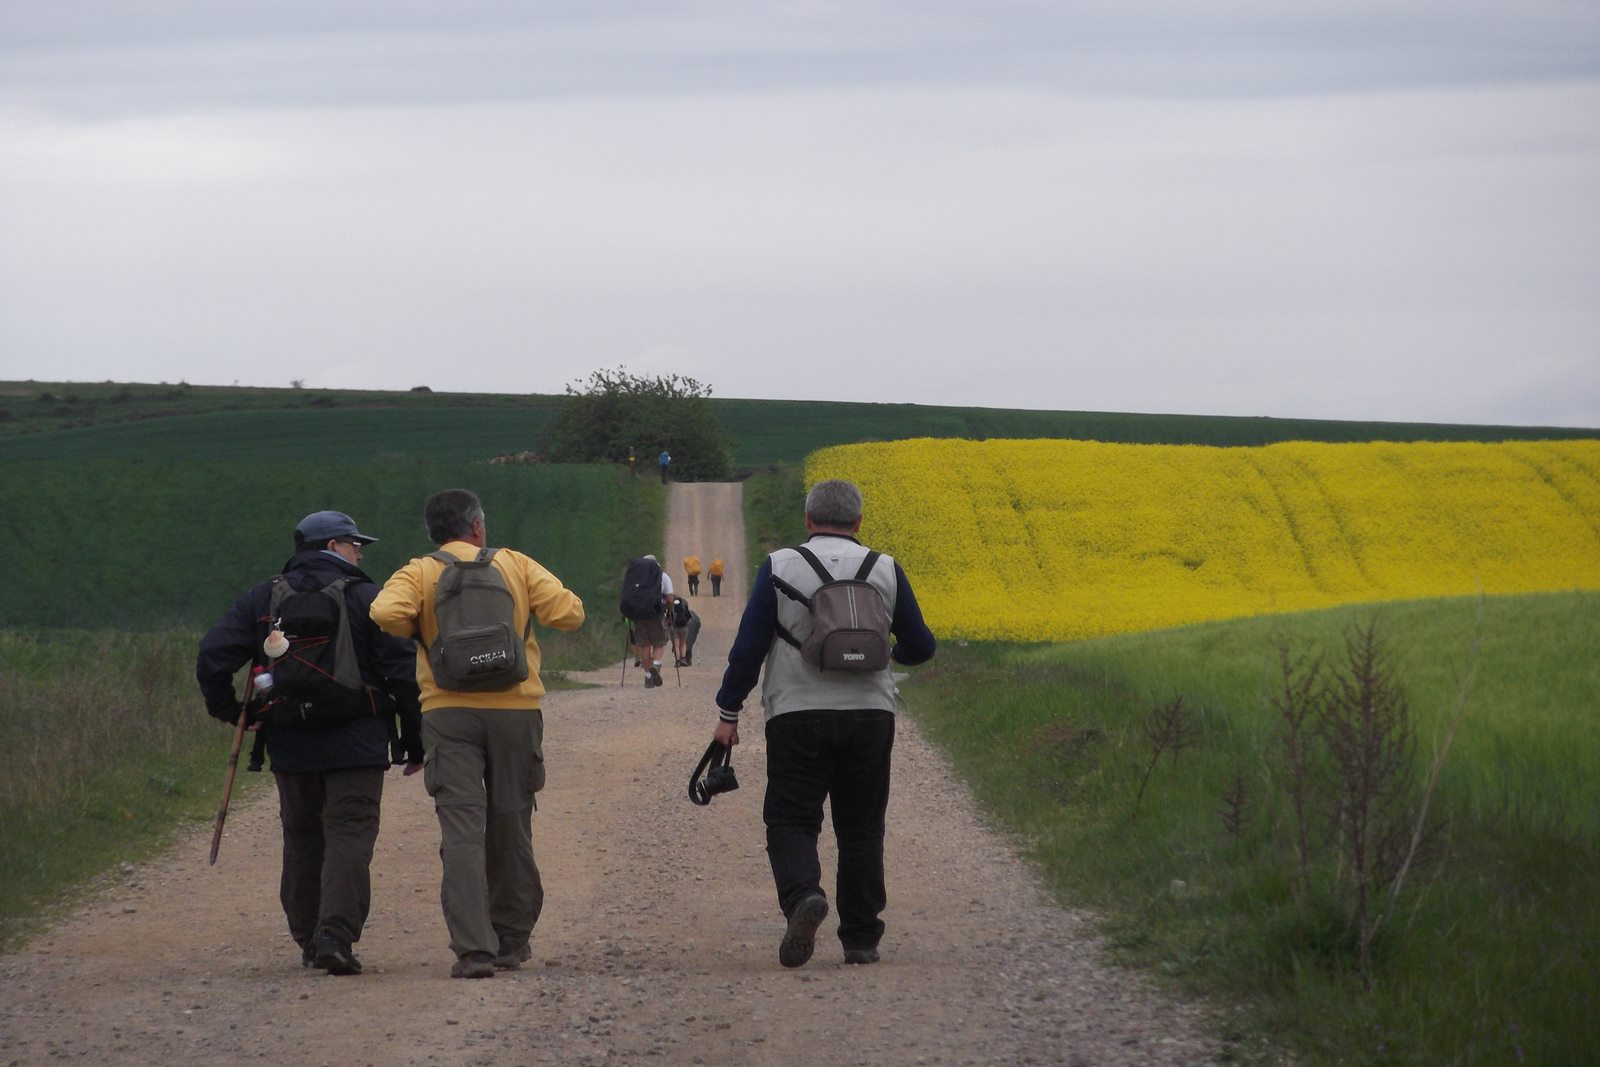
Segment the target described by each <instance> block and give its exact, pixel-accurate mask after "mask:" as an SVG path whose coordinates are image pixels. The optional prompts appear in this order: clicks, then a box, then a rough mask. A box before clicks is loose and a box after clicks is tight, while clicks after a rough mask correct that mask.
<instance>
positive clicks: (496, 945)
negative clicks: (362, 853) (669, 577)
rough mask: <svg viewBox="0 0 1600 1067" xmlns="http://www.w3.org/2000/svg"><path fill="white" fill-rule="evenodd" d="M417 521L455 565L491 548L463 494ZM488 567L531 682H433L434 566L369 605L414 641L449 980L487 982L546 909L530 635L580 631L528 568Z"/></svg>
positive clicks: (436, 500)
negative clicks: (459, 686) (500, 586)
mask: <svg viewBox="0 0 1600 1067" xmlns="http://www.w3.org/2000/svg"><path fill="white" fill-rule="evenodd" d="M423 519H424V521H425V522H426V523H427V527H428V536H429V538H431V539H432V540H433V542H434V543H435V544H437V545H438V546H439V551H441V552H443V553H446V554H448V555H450V556H453V557H455V558H456V559H460V560H472V559H475V558H477V557H478V555H479V552H480V550H482V549H485V548H486V546H487V545H488V532H487V530H486V528H485V526H484V513H483V505H482V504H481V503H480V502H479V500H478V497H477V496H476V495H475V494H474V493H471V492H469V491H467V490H465V489H447V490H445V491H444V492H441V493H435V494H434V495H433V496H431V497H429V498H428V501H427V503H426V505H424V507H423ZM490 565H491V566H493V567H494V568H495V569H496V570H497V571H499V573H500V577H501V578H503V579H504V581H505V585H506V588H507V589H508V590H509V591H510V593H511V600H512V616H511V622H513V623H514V625H515V628H516V631H517V632H519V633H524V634H525V640H524V643H525V645H526V654H527V677H526V678H524V679H522V680H521V681H512V682H510V683H509V684H508V686H507V687H506V688H503V689H491V690H486V691H474V692H461V691H457V690H451V689H446V688H443V687H442V686H441V685H440V684H439V683H438V681H437V680H436V679H435V677H434V671H433V669H432V666H431V665H430V663H429V659H428V653H427V649H428V648H431V647H433V646H434V645H435V644H436V642H437V640H438V637H439V620H438V617H437V616H436V614H435V610H434V608H435V604H434V590H435V587H436V586H437V585H438V582H439V577H440V575H441V574H442V573H443V572H444V569H445V567H446V564H445V563H444V562H443V561H442V560H439V559H435V558H433V557H432V556H423V557H419V558H417V559H413V560H411V561H410V562H409V563H407V564H406V565H405V566H403V567H401V568H400V569H399V570H397V571H395V573H394V574H393V575H392V576H390V578H389V580H388V582H387V583H385V585H384V587H383V590H382V592H380V593H379V594H378V596H377V598H376V599H375V600H374V601H373V602H372V620H373V621H374V622H376V623H377V624H378V626H379V627H381V628H382V629H383V630H385V631H387V632H388V633H391V634H394V635H396V636H397V637H414V638H417V639H418V649H417V684H418V686H419V687H420V688H421V690H422V736H423V747H424V749H425V750H426V752H427V756H426V758H425V762H424V766H423V782H424V785H425V787H426V789H427V791H428V795H429V796H431V797H433V799H434V807H435V811H436V812H437V813H438V816H439V832H440V838H441V841H440V846H439V854H440V856H441V858H442V859H443V861H444V880H443V884H442V886H441V887H440V893H439V896H440V901H441V903H442V905H443V907H444V919H445V925H446V926H447V927H448V928H449V931H450V948H451V949H452V950H453V951H454V952H455V954H456V963H455V966H454V967H452V968H451V971H450V974H451V977H453V978H491V977H493V976H494V969H495V968H496V967H499V968H502V969H508V970H510V969H515V968H517V967H519V966H520V965H521V964H522V963H523V962H525V961H526V960H528V959H529V958H531V957H532V954H533V952H532V949H531V948H530V947H529V945H528V939H529V937H530V936H531V934H532V932H533V927H534V924H535V923H537V922H538V920H539V912H540V910H541V909H542V908H543V906H544V886H543V884H542V883H541V881H540V879H539V868H538V866H537V865H536V864H535V862H534V858H533V808H534V793H536V792H537V791H538V790H540V789H542V788H543V787H544V777H545V776H544V712H543V711H541V710H540V707H539V704H540V699H541V698H542V697H543V696H544V686H543V684H541V682H540V681H539V643H538V641H537V639H536V638H535V637H534V635H533V628H532V626H531V625H528V623H529V621H530V620H531V619H537V620H538V621H539V624H540V625H541V626H548V627H550V628H552V629H556V630H576V629H578V628H579V627H580V626H582V625H583V601H582V600H580V599H578V596H577V594H575V593H573V592H572V591H571V590H570V589H567V588H566V587H565V586H563V585H562V584H561V581H560V580H559V579H558V578H556V576H555V575H553V574H551V573H550V572H549V571H547V570H545V569H544V567H542V566H540V565H539V563H537V562H536V561H534V560H533V559H530V558H529V557H527V556H525V555H523V554H522V553H520V552H517V551H514V550H513V549H509V548H502V549H498V550H497V551H495V552H494V554H493V557H492V559H491V560H490Z"/></svg>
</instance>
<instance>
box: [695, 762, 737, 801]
mask: <svg viewBox="0 0 1600 1067" xmlns="http://www.w3.org/2000/svg"><path fill="white" fill-rule="evenodd" d="M701 786H702V787H703V788H704V790H705V795H706V796H708V797H714V796H716V795H717V794H718V793H731V792H733V791H734V790H735V789H738V788H739V779H738V778H737V777H735V776H734V773H733V768H732V767H713V768H711V769H710V770H709V771H707V772H706V780H705V781H704V782H702V783H701Z"/></svg>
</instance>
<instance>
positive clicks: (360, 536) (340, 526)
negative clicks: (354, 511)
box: [294, 511, 377, 545]
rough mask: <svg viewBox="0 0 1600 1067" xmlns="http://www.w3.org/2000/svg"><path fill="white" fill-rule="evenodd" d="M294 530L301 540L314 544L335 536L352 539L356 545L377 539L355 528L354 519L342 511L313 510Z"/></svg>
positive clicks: (369, 542)
mask: <svg viewBox="0 0 1600 1067" xmlns="http://www.w3.org/2000/svg"><path fill="white" fill-rule="evenodd" d="M294 532H295V533H297V534H299V535H300V539H301V540H302V541H305V542H306V543H307V544H314V545H325V544H327V543H328V542H329V541H332V540H334V539H335V538H343V539H344V540H346V541H354V542H355V543H356V544H358V545H370V544H372V542H374V541H376V540H377V538H376V537H372V536H371V535H369V534H364V533H362V532H361V531H360V530H358V529H356V520H354V519H352V518H351V517H350V516H348V515H346V514H345V513H344V512H342V511H313V512H312V513H311V514H309V515H307V516H306V517H305V518H303V519H301V520H300V525H299V526H296V527H295V528H294Z"/></svg>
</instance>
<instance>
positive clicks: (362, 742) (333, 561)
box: [195, 511, 423, 974]
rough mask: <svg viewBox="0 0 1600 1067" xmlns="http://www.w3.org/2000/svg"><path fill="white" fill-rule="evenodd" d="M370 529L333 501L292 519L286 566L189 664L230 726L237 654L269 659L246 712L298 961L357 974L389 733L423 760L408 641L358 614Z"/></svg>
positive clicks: (413, 765) (368, 592) (231, 613)
mask: <svg viewBox="0 0 1600 1067" xmlns="http://www.w3.org/2000/svg"><path fill="white" fill-rule="evenodd" d="M376 540H377V538H376V537H371V536H369V535H367V534H364V533H362V532H360V531H359V530H358V529H356V524H355V522H354V520H352V519H351V518H350V516H348V515H346V514H344V513H343V512H339V511H318V512H315V513H313V514H310V515H307V516H306V517H305V518H304V519H301V520H300V524H299V525H298V526H296V527H295V530H294V555H293V556H292V557H291V558H290V559H289V561H288V562H287V563H286V564H284V567H283V573H282V574H281V575H279V576H278V577H276V578H273V579H271V580H269V581H265V582H262V583H260V584H258V585H255V586H252V587H251V588H250V589H249V590H248V591H246V592H245V594H244V595H243V596H241V597H240V598H239V599H238V600H237V601H235V602H234V605H233V607H232V608H230V609H229V610H228V611H227V613H226V614H224V615H223V616H222V618H221V619H219V620H218V621H217V623H216V625H214V626H212V627H211V629H210V630H208V631H207V632H206V635H205V636H204V637H203V638H201V640H200V653H199V657H198V659H197V661H196V663H195V678H196V680H197V681H198V682H199V683H200V691H201V693H203V694H204V696H205V702H206V710H207V711H208V712H210V713H211V715H213V716H214V717H216V718H218V719H221V720H222V721H223V722H226V723H228V724H229V725H232V724H233V723H234V722H236V721H237V719H238V717H239V710H240V703H239V698H238V697H237V696H235V695H234V691H233V676H234V673H235V672H236V671H237V670H238V669H239V668H240V667H242V666H244V665H245V664H247V663H248V664H253V665H254V666H255V667H256V668H257V669H258V670H261V669H264V670H265V671H266V673H265V674H259V673H258V674H257V678H258V679H265V678H267V677H270V676H271V675H274V674H275V675H277V679H276V681H277V684H275V685H273V686H271V687H270V688H265V691H264V692H263V691H262V686H263V685H264V683H261V684H258V687H257V691H256V693H255V696H254V697H253V699H252V700H251V708H250V714H251V718H252V720H253V721H256V722H257V723H258V724H259V725H258V726H257V728H258V729H259V730H260V731H261V734H262V735H263V736H264V737H265V739H266V750H267V756H268V758H269V759H270V760H271V766H272V776H273V779H274V780H275V781H276V783H277V787H278V814H279V818H280V820H281V821H282V823H283V867H282V873H281V876H280V878H279V884H278V896H279V900H280V901H281V902H282V904H283V912H284V915H285V916H286V917H287V919H288V921H289V935H290V936H291V937H293V938H294V941H295V944H297V945H299V946H300V961H301V963H302V964H304V965H305V966H307V967H320V968H323V969H325V970H327V971H328V973H330V974H359V973H360V972H361V962H360V961H359V960H358V959H357V958H356V956H355V953H354V951H353V949H352V948H351V946H352V945H354V944H355V943H356V942H357V941H360V940H361V929H362V927H363V926H364V925H365V924H366V921H367V914H368V912H369V911H370V910H371V906H372V876H371V866H372V850H373V846H374V845H375V844H376V843H377V840H378V809H379V806H380V803H381V801H382V798H383V774H384V771H385V770H386V769H388V767H389V765H390V749H391V741H397V742H398V745H397V746H396V747H397V748H398V749H399V754H398V756H397V762H404V763H405V764H406V771H405V773H406V774H412V773H415V772H416V771H418V770H420V769H421V767H422V761H423V742H422V725H421V720H420V715H419V713H418V708H417V682H416V674H415V669H414V667H413V663H412V660H413V650H412V646H411V642H410V641H405V640H401V639H399V638H395V637H391V636H389V635H388V634H386V633H383V632H382V631H380V630H379V629H378V628H377V627H376V626H374V625H373V623H372V620H371V619H370V618H369V617H368V614H367V612H368V608H369V607H370V606H371V604H372V600H373V597H375V596H376V595H377V592H378V587H377V585H376V584H375V583H374V582H373V580H372V579H371V578H369V577H367V575H366V574H365V573H363V572H362V570H361V568H360V566H359V564H360V562H361V551H362V546H363V545H367V544H371V543H372V542H373V541H376ZM341 626H342V627H343V628H344V629H343V631H342V634H341V632H340V630H339V627H341ZM330 628H332V629H331V632H330ZM318 630H320V631H321V633H314V632H313V631H318ZM269 641H270V644H269ZM341 646H342V647H343V648H344V649H345V650H347V651H348V652H349V653H352V654H353V656H354V670H355V671H357V672H358V673H357V675H356V676H355V677H353V678H347V679H345V681H348V682H349V683H350V684H349V685H341V684H339V683H338V682H337V681H335V677H334V676H337V675H338V674H339V673H340V671H339V670H338V669H336V668H335V664H334V661H335V660H336V659H338V658H339V656H340V649H341ZM280 648H281V649H284V651H282V652H281V653H279V649H280ZM269 651H271V652H273V653H278V654H276V655H273V656H269V655H268V652H269ZM346 669H348V667H347V668H346ZM396 715H398V717H399V723H400V725H399V728H398V730H396V729H395V726H394V721H395V717H396Z"/></svg>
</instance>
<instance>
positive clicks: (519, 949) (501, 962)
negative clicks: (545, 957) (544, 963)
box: [494, 941, 533, 971]
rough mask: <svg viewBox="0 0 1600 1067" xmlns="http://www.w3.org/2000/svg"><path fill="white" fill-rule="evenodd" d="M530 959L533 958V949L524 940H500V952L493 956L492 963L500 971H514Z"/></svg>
mask: <svg viewBox="0 0 1600 1067" xmlns="http://www.w3.org/2000/svg"><path fill="white" fill-rule="evenodd" d="M531 959H533V949H532V948H530V947H529V946H528V943H527V942H526V941H518V942H515V943H512V942H507V941H502V942H500V954H499V955H498V956H496V957H495V958H494V965H495V967H497V968H498V969H500V970H502V971H514V970H516V969H517V968H518V967H521V966H522V965H523V964H524V963H527V962H528V961H529V960H531Z"/></svg>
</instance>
